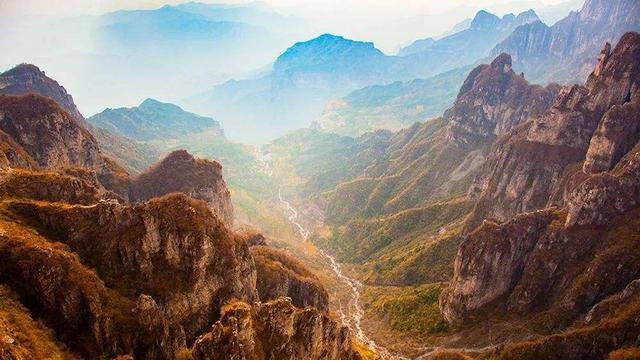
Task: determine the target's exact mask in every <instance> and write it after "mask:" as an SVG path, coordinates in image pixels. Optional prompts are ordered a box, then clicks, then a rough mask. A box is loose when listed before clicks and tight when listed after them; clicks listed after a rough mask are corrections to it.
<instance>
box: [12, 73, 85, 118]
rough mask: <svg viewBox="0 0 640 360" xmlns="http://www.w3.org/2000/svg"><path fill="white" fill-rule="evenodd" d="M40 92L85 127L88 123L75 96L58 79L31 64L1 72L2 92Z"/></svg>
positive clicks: (18, 93) (22, 93)
mask: <svg viewBox="0 0 640 360" xmlns="http://www.w3.org/2000/svg"><path fill="white" fill-rule="evenodd" d="M29 93H33V94H40V95H42V96H44V97H47V98H50V99H52V100H53V101H55V102H56V103H57V104H58V105H60V107H62V108H63V109H64V110H65V111H66V112H67V113H69V115H71V117H72V118H73V119H74V120H75V121H77V122H78V124H80V125H81V126H83V127H84V128H88V124H87V122H86V120H85V119H84V116H82V114H81V113H80V111H79V110H78V107H77V106H76V104H75V103H74V102H73V97H72V96H71V95H70V94H68V93H67V91H66V90H65V88H64V87H62V86H61V85H60V84H58V82H57V81H55V80H53V79H51V78H50V77H48V76H47V75H46V74H45V73H44V71H42V70H40V69H39V68H38V67H37V66H35V65H31V64H20V65H18V66H16V67H14V68H13V69H11V70H8V71H5V72H3V73H2V74H0V94H11V95H25V94H29Z"/></svg>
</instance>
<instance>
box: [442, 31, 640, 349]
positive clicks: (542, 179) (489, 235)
mask: <svg viewBox="0 0 640 360" xmlns="http://www.w3.org/2000/svg"><path fill="white" fill-rule="evenodd" d="M639 52H640V35H639V34H636V33H629V34H625V36H623V37H622V39H621V41H620V43H619V44H618V45H617V46H616V48H615V50H614V51H613V52H612V54H611V56H610V57H609V58H608V59H604V60H603V62H604V63H603V66H602V67H601V70H598V71H596V72H594V73H593V74H592V76H590V78H589V80H588V81H587V84H586V86H585V87H580V86H573V87H571V88H570V89H569V88H568V89H566V90H565V91H564V92H562V93H561V94H560V95H558V98H557V99H556V102H555V104H554V106H553V107H552V108H551V109H550V110H549V111H548V112H546V113H545V114H543V115H542V116H541V117H539V118H537V119H535V120H533V121H531V122H529V123H527V124H525V125H523V126H521V127H519V128H517V129H516V130H515V131H513V132H512V133H511V134H509V135H508V136H506V137H505V138H506V139H503V140H501V141H500V142H499V144H498V146H497V149H498V152H497V153H496V154H497V155H496V156H497V158H498V159H499V161H498V162H497V164H498V165H497V166H495V163H494V167H493V168H492V170H491V176H492V179H490V180H489V187H487V188H485V191H484V192H483V194H482V197H481V199H480V201H479V202H478V205H477V207H476V211H475V213H474V214H473V216H478V214H479V213H483V214H492V215H496V214H498V215H502V216H504V218H506V219H509V218H510V220H508V221H506V222H504V223H503V224H497V223H495V222H491V221H484V222H482V224H481V225H480V226H479V227H478V228H476V229H475V230H473V231H472V232H470V233H469V235H468V238H467V239H466V241H465V242H464V243H463V244H462V245H461V247H460V249H459V251H458V255H457V257H456V261H455V268H454V276H453V280H452V281H451V284H450V286H449V288H448V289H447V290H446V291H445V292H444V293H443V296H442V297H441V309H442V311H443V313H444V315H445V317H446V318H447V319H448V320H449V321H451V322H465V321H469V319H471V318H473V317H476V316H479V315H483V314H484V315H487V314H490V313H491V311H506V312H508V313H516V314H521V315H529V314H532V313H539V312H545V317H546V318H547V319H548V320H547V322H546V323H545V324H544V326H545V328H546V330H547V331H548V330H558V329H563V328H565V327H566V326H568V325H570V324H571V323H572V322H574V321H575V320H576V319H577V318H579V317H580V316H584V315H586V313H587V312H588V311H589V309H591V307H592V306H593V305H595V304H596V303H598V302H599V301H602V300H603V299H605V298H606V297H607V296H609V295H611V294H615V293H617V292H619V291H621V290H622V289H624V288H625V286H627V284H629V283H630V282H631V281H633V280H635V279H636V278H637V275H638V273H640V252H638V250H637V241H636V240H637V234H638V233H640V223H639V222H638V219H639V217H638V204H640V185H639V184H638V178H639V177H640V144H638V143H637V140H636V144H635V147H634V148H633V149H631V150H629V151H627V152H626V153H625V154H623V155H624V157H622V159H621V160H620V161H617V163H616V164H614V165H615V167H613V168H612V169H611V170H608V169H607V171H604V172H600V173H596V174H585V173H583V175H581V177H580V178H581V181H580V182H563V181H560V180H559V179H560V176H561V175H562V174H563V172H564V170H565V168H566V167H567V166H568V165H569V164H571V163H574V165H576V164H577V165H579V164H580V163H581V161H583V160H584V158H585V156H586V154H587V148H588V147H589V144H590V143H597V142H599V141H601V140H602V139H599V138H598V137H599V136H592V135H593V133H594V131H595V129H596V128H597V127H599V126H600V128H604V126H603V124H605V123H609V124H610V121H611V117H609V116H608V114H611V113H612V112H613V113H614V114H616V113H617V112H619V110H620V108H622V107H625V106H627V104H629V103H631V102H633V103H635V101H637V100H636V99H637V96H638V95H637V89H638V82H639V81H640V73H639V72H638V71H639V67H640V63H638V58H639V55H640V53H639ZM596 73H599V74H598V75H596ZM631 108H634V107H631ZM638 115H640V114H637V115H635V116H633V115H632V116H631V117H632V118H634V119H635V121H636V122H638V121H639V120H640V116H638ZM598 123H600V125H598ZM620 123H621V126H628V123H627V122H625V121H624V118H623V119H622V120H621V122H620ZM627 136H629V134H625V136H623V138H624V141H622V142H620V143H622V144H624V146H623V147H622V148H627V147H628V143H629V139H628V138H627ZM614 141H615V138H614ZM596 148H597V149H598V151H596V150H594V152H593V154H597V153H599V150H602V149H603V148H602V147H600V146H596ZM505 149H506V150H507V151H505V152H503V153H500V151H504V150H505ZM536 150H537V151H536ZM604 150H605V151H604V153H605V154H611V151H609V149H608V148H605V149H604ZM540 153H542V154H543V155H540ZM593 154H592V155H593ZM617 156H619V155H617ZM545 158H546V160H545ZM533 165H535V166H533ZM608 167H609V165H607V168H608ZM545 171H546V172H545ZM572 171H574V172H582V166H578V167H575V166H574V170H572ZM569 173H571V172H569ZM558 181H559V183H570V184H572V185H571V186H573V188H572V189H570V190H567V191H566V193H567V194H568V195H567V197H566V199H565V200H564V201H563V202H562V203H559V204H558V205H559V206H561V207H560V208H558V207H549V208H546V209H543V210H539V211H533V212H525V213H523V214H520V215H517V216H515V217H512V216H513V214H514V213H517V212H523V211H526V210H533V209H536V208H543V207H545V206H546V203H547V200H548V198H549V194H550V193H551V191H550V190H549V189H550V188H551V187H553V186H554V185H555V183H556V182H558ZM496 184H501V185H500V186H502V189H503V191H505V192H504V193H503V194H507V197H505V198H501V197H491V196H488V194H489V193H488V192H487V190H492V189H495V188H496ZM530 194H536V195H537V196H538V198H534V197H532V196H530ZM505 199H511V200H510V201H507V202H505V201H504V200H505ZM533 200H535V201H533ZM518 202H521V203H523V204H521V205H518ZM511 204H515V205H516V206H514V207H511ZM505 205H507V206H505ZM482 206H487V208H484V209H482V208H479V207H482ZM518 206H522V207H518ZM479 209H480V210H482V211H483V212H478V210H479ZM487 209H489V211H486V210H487ZM496 209H497V210H496ZM504 218H503V219H504ZM477 220H478V218H477V217H476V218H473V217H472V221H477ZM468 224H469V223H468ZM468 224H467V225H468ZM625 321H627V320H625ZM625 326H627V327H628V326H629V324H627V325H625ZM631 328H632V327H631ZM625 329H626V328H622V329H621V330H620V331H623V333H622V334H624V331H626V330H625ZM615 331H618V330H615ZM609 333H610V332H607V334H609ZM611 336H612V340H611V341H619V342H623V341H626V340H625V338H624V335H620V333H615V334H612V335H611ZM620 336H622V338H621V337H620ZM568 338H570V339H573V338H572V337H571V336H569V337H568ZM558 339H559V338H558ZM581 339H582V338H581ZM616 339H617V340H616ZM577 341H582V340H577ZM548 345H549V344H548V343H546V345H544V346H548ZM556 345H557V344H556ZM569 345H571V346H576V344H575V343H574V344H569ZM600 345H601V344H600ZM617 346H619V345H617ZM603 349H604V350H603V351H605V350H607V349H608V350H607V351H611V350H612V348H611V347H610V346H609V347H603ZM570 350H571V349H569V348H567V349H564V350H562V351H561V353H571V352H570ZM574 350H575V349H574ZM558 351H560V350H558ZM577 354H585V353H584V352H580V351H577V350H576V351H575V353H574V355H572V356H571V357H568V358H580V356H579V355H577ZM596 358H597V357H596Z"/></svg>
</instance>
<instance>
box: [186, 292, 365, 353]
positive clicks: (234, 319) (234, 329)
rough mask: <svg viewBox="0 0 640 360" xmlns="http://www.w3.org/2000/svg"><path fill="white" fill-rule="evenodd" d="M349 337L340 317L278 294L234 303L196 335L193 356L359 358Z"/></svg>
mask: <svg viewBox="0 0 640 360" xmlns="http://www.w3.org/2000/svg"><path fill="white" fill-rule="evenodd" d="M351 346H352V345H351V336H350V334H349V331H348V330H347V328H346V327H342V326H340V325H339V323H338V321H337V320H335V319H332V318H330V317H329V316H327V315H326V314H323V313H321V312H319V311H318V310H316V309H313V308H307V309H304V310H301V309H297V308H295V307H294V306H293V305H292V304H291V303H289V302H288V301H286V300H284V299H281V300H276V301H271V302H268V303H263V304H260V305H253V306H249V305H247V304H244V303H234V304H231V305H229V306H226V307H225V308H224V309H223V314H222V317H221V319H220V321H218V322H217V323H215V324H214V325H213V328H212V329H211V332H209V333H207V334H205V335H203V336H201V337H199V338H198V340H196V342H195V344H194V347H193V357H194V359H197V360H205V359H206V360H216V359H219V360H224V359H230V358H232V359H252V360H253V359H255V360H262V359H282V360H295V359H310V360H320V359H338V360H350V359H359V357H358V355H356V354H355V353H354V352H353V350H352V348H351Z"/></svg>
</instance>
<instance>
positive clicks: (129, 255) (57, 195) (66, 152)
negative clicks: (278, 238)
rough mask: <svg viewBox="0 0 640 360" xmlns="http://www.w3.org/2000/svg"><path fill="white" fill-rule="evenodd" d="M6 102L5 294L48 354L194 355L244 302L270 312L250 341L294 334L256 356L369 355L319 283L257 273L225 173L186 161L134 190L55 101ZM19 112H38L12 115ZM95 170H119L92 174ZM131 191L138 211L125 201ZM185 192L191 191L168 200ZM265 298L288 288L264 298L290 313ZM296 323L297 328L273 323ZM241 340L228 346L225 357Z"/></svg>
mask: <svg viewBox="0 0 640 360" xmlns="http://www.w3.org/2000/svg"><path fill="white" fill-rule="evenodd" d="M0 96H1V97H2V100H3V104H5V105H3V106H4V107H3V108H2V109H3V110H2V112H0V113H1V114H2V116H0V118H1V119H2V120H1V121H0V123H1V124H2V130H4V132H2V133H0V135H2V138H0V139H1V140H2V150H3V151H2V153H3V154H4V157H3V159H6V161H4V162H3V163H2V166H1V168H0V230H1V231H0V260H1V261H0V262H1V265H0V283H2V284H3V286H6V287H8V288H9V289H10V290H11V291H14V292H15V293H16V294H17V296H18V297H19V299H20V302H21V303H22V304H23V305H24V307H25V308H26V309H28V311H30V312H31V313H32V314H33V316H34V317H35V318H38V319H41V321H42V324H43V325H42V326H46V334H50V335H47V336H45V335H42V337H43V339H41V340H39V341H40V342H39V343H38V344H45V343H47V342H49V343H53V342H54V340H53V335H52V334H55V338H56V339H59V341H60V342H61V343H63V344H64V346H65V347H68V349H70V351H72V352H73V354H74V356H75V355H77V356H79V357H81V358H100V357H109V358H112V357H117V356H119V355H124V357H125V358H127V357H133V358H139V359H174V358H176V357H178V356H192V355H195V354H199V353H198V352H197V351H196V350H197V349H198V348H197V347H194V348H192V345H193V344H197V343H199V342H198V341H196V339H197V338H199V337H200V336H202V335H203V334H205V333H206V332H207V330H208V329H209V328H210V326H211V325H212V324H214V323H215V322H216V321H218V320H220V321H222V322H221V323H218V324H223V323H224V324H225V325H224V326H226V324H227V323H226V320H225V318H224V313H225V307H224V306H225V305H228V304H230V303H233V302H237V301H242V302H245V303H247V304H254V305H246V306H253V307H255V308H256V309H263V310H264V311H263V310H260V311H259V315H260V316H259V317H257V318H256V319H255V321H254V323H252V324H249V323H245V324H244V325H246V328H244V327H241V328H240V331H241V332H243V333H251V332H256V331H257V332H258V333H259V336H260V338H261V339H267V338H270V337H271V338H273V336H272V335H273V334H281V333H282V331H283V330H285V331H286V336H285V337H278V338H277V339H278V340H277V341H275V342H273V341H271V342H269V341H266V340H263V341H262V345H261V347H260V348H254V349H253V350H254V351H253V352H252V353H251V354H250V355H251V358H255V359H264V358H268V356H270V355H269V354H270V353H275V354H284V353H291V352H292V351H293V353H294V354H295V357H291V358H299V357H303V358H308V357H313V358H323V356H325V355H326V354H329V356H331V357H332V358H342V359H357V358H359V357H358V355H357V353H355V352H354V350H353V348H352V344H351V334H350V332H349V331H348V329H347V328H345V327H343V326H341V325H340V324H339V323H338V322H337V321H335V320H333V319H331V318H330V317H329V315H328V314H327V313H326V312H325V311H326V310H327V300H326V291H325V290H324V288H323V287H322V285H321V284H319V283H317V282H316V281H317V278H316V277H315V276H314V275H313V274H311V273H310V272H309V271H308V270H306V269H305V268H304V267H302V266H301V265H300V264H298V263H296V262H295V260H294V259H292V258H290V257H289V256H288V255H287V254H284V253H278V252H277V251H275V250H273V251H270V250H264V252H265V253H273V254H277V257H276V258H274V259H276V260H277V261H278V262H279V263H280V264H285V266H283V267H282V269H281V270H278V271H276V272H275V273H270V272H263V271H257V267H256V262H254V255H253V254H252V252H253V251H251V250H250V249H249V246H248V244H247V239H245V238H244V237H243V236H239V235H237V234H235V233H234V232H233V231H232V230H231V229H230V225H231V221H232V212H233V210H232V208H231V206H230V198H229V191H228V189H227V188H226V185H225V183H224V180H223V178H222V169H221V167H220V165H219V164H218V163H216V162H210V161H206V160H196V159H194V158H193V157H192V156H191V155H189V154H188V153H186V152H185V151H178V152H175V153H173V154H171V155H170V156H169V157H168V158H167V159H165V161H163V162H161V163H159V164H158V166H156V167H154V168H152V169H150V170H149V171H148V172H146V173H144V174H142V175H141V176H140V177H139V178H133V179H132V178H131V177H130V176H129V175H128V174H127V173H126V172H125V171H124V170H122V169H121V168H119V166H118V164H117V163H115V162H114V161H113V160H111V159H108V158H106V157H104V156H103V155H102V153H101V151H100V148H99V146H98V145H97V144H96V142H95V139H94V138H93V137H92V136H91V134H90V133H89V132H88V131H87V130H85V129H83V128H82V127H81V126H79V125H78V123H77V121H76V120H75V119H73V117H71V116H70V115H69V114H68V113H67V112H66V111H64V110H63V109H61V108H60V107H59V106H58V105H57V104H56V103H55V102H53V101H52V100H50V99H47V98H44V97H43V96H40V95H34V94H29V95H21V96H12V95H0ZM7 99H8V100H7ZM5 100H6V103H5V102H4V101H5ZM22 102H26V103H27V104H31V105H33V106H31V105H30V106H26V105H25V106H16V105H15V104H16V103H17V104H19V105H21V104H22ZM34 135H38V136H39V137H34ZM36 138H37V139H38V141H34V140H33V139H36ZM42 139H44V140H45V141H40V140H42ZM49 139H50V140H49ZM82 150H86V151H82ZM96 164H97V165H101V166H102V167H103V168H108V169H110V171H96V170H95V166H94V165H96ZM172 166H173V167H175V169H173V168H171V167H172ZM176 170H178V171H177V172H176ZM185 175H186V176H185ZM154 176H156V177H159V178H154ZM180 177H183V179H182V180H183V181H182V182H178V183H175V182H174V183H171V181H172V180H175V179H176V178H180ZM151 185H153V186H156V185H158V187H160V188H161V190H162V191H158V190H157V189H155V190H154V189H152V188H149V187H147V186H151ZM107 189H113V190H114V191H115V192H117V193H118V194H116V193H114V192H112V191H109V190H107ZM132 189H135V191H132ZM130 191H132V193H133V194H135V196H136V198H135V200H139V201H140V202H138V203H130V202H129V200H133V199H134V198H133V196H131V197H130V196H129V192H130ZM154 191H155V192H154ZM175 191H178V192H182V193H172V194H168V195H165V196H162V195H164V194H165V193H167V192H175ZM185 193H186V194H185ZM189 195H191V196H194V197H201V198H203V199H204V200H206V201H207V202H204V201H202V200H198V199H193V198H192V197H190V196H189ZM160 196H162V197H160ZM137 197H140V198H137ZM260 247H264V244H262V246H260ZM258 274H260V279H258ZM279 274H280V275H281V274H284V275H285V276H284V277H283V276H280V275H279ZM272 275H273V277H271V276H272ZM260 289H288V290H284V291H282V292H280V291H279V290H278V291H275V292H271V293H269V294H268V295H264V297H265V299H266V298H267V297H269V298H275V299H276V300H275V302H274V304H279V303H282V302H284V303H286V304H287V305H286V306H276V305H268V304H263V305H260V304H259V302H258V300H259V295H261V294H260ZM281 296H291V297H292V298H293V299H295V304H297V305H298V306H305V307H307V308H306V309H305V310H301V309H297V308H295V307H294V305H292V304H289V303H288V302H286V301H285V300H277V298H279V297H281ZM307 296H308V297H309V298H307ZM314 306H318V307H320V308H321V310H317V309H316V308H315V307H314ZM20 311H22V310H20ZM294 314H299V315H294ZM1 315H2V313H1V312H0V324H2V323H3V321H4V320H5V318H3V317H2V316H1ZM287 319H290V320H287ZM288 321H289V322H290V321H293V322H294V323H295V326H294V327H293V328H268V327H266V326H265V324H273V323H276V322H279V323H282V324H285V323H287V322H288ZM254 325H255V326H254ZM215 326H220V325H215ZM3 329H5V328H3ZM214 329H215V327H214ZM38 334H40V333H38ZM320 334H321V335H320ZM303 339H306V340H309V341H306V340H305V341H303ZM45 340H46V341H45ZM3 341H4V340H3ZM225 341H229V343H226V342H225ZM234 343H235V340H234V339H233V338H223V339H218V340H217V342H216V344H217V345H216V346H217V347H218V346H219V347H220V348H224V347H233V346H234V345H233V344H234ZM308 344H313V347H309V346H308ZM21 345H23V343H21V342H13V343H11V344H9V343H3V345H2V349H1V350H2V351H3V354H5V353H8V354H22V353H24V351H23V349H22V348H20V346H21ZM38 346H40V345H38ZM42 346H45V345H42ZM46 346H49V347H51V346H53V345H46ZM269 346H274V348H273V349H270V348H269ZM36 348H37V347H36ZM283 349H285V350H283ZM289 349H291V350H289ZM34 351H39V350H38V349H35V350H34ZM52 351H58V350H56V349H54V350H52ZM281 351H285V352H284V353H282V352H281ZM216 353H217V352H214V353H213V354H210V356H216V355H215V354H216ZM217 354H219V353H217ZM318 354H319V355H318Z"/></svg>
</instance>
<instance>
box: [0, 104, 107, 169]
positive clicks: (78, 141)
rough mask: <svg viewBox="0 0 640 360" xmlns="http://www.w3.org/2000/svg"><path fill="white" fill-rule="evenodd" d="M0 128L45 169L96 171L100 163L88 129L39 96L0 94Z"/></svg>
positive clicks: (56, 105) (98, 154)
mask: <svg viewBox="0 0 640 360" xmlns="http://www.w3.org/2000/svg"><path fill="white" fill-rule="evenodd" d="M0 130H2V131H4V132H5V133H6V134H7V135H9V136H10V137H11V138H12V139H13V140H14V141H15V142H16V143H18V144H19V145H20V146H21V147H22V148H23V149H24V150H25V151H26V152H27V153H28V154H29V155H30V156H31V158H32V159H33V160H35V161H36V162H37V164H38V166H39V167H41V168H44V169H56V170H59V169H63V168H65V167H71V166H80V167H87V168H91V169H94V170H99V169H100V167H101V166H102V164H103V159H102V155H101V154H100V150H99V149H98V144H97V142H96V141H95V139H94V138H93V136H92V135H91V134H90V133H89V131H88V130H86V129H85V128H83V127H82V126H80V125H78V123H77V121H76V120H75V119H74V118H73V117H72V116H71V115H69V114H68V113H67V112H66V111H64V110H63V109H62V108H61V107H60V106H59V105H58V104H57V103H56V102H55V101H53V100H51V99H48V98H45V97H43V96H40V95H35V94H27V95H21V96H14V95H0Z"/></svg>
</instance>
